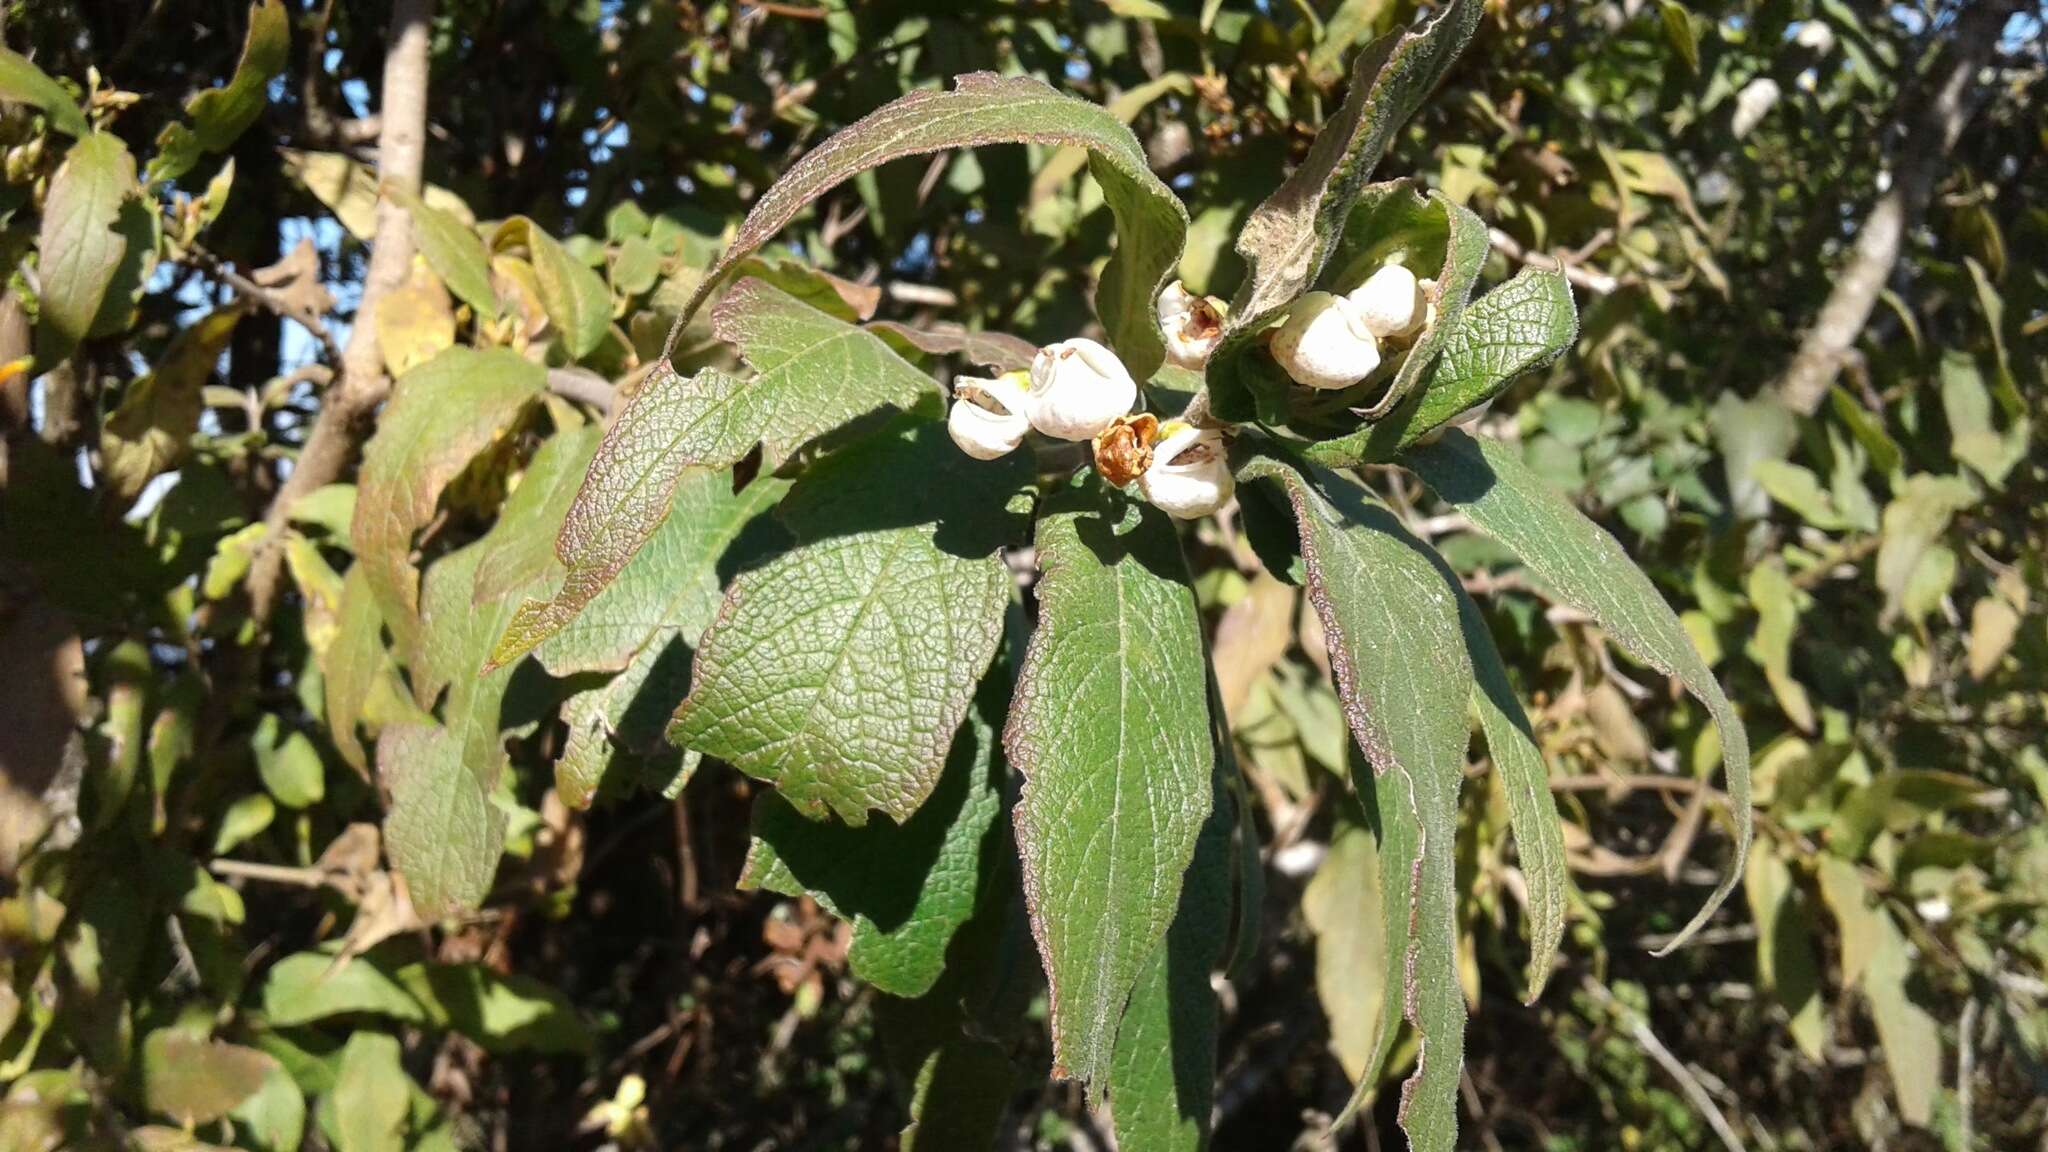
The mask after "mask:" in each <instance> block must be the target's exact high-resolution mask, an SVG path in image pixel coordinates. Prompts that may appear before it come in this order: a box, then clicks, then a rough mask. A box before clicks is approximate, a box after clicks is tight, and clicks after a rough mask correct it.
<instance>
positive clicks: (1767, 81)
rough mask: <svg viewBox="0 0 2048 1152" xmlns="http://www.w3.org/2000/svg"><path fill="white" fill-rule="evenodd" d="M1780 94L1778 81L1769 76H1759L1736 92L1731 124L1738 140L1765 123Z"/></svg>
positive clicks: (1731, 128)
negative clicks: (1765, 118) (1733, 115)
mask: <svg viewBox="0 0 2048 1152" xmlns="http://www.w3.org/2000/svg"><path fill="white" fill-rule="evenodd" d="M1780 94H1781V93H1780V90H1779V88H1778V82H1777V81H1776V80H1773V79H1771V78H1770V77H1769V76H1759V77H1757V78H1756V79H1754V80H1751V81H1750V82H1749V83H1747V84H1745V85H1743V86H1742V91H1740V92H1737V93H1736V94H1735V119H1734V122H1733V123H1732V124H1731V125H1730V130H1731V131H1733V132H1734V133H1735V138H1736V139H1737V140H1740V139H1742V138H1743V137H1744V136H1747V135H1749V130H1750V129H1752V128H1754V127H1756V126H1757V125H1758V124H1761V123H1763V119H1764V117H1765V116H1766V115H1768V114H1769V113H1770V111H1771V109H1772V108H1773V107H1774V106H1775V105H1776V104H1777V103H1778V97H1779V95H1780Z"/></svg>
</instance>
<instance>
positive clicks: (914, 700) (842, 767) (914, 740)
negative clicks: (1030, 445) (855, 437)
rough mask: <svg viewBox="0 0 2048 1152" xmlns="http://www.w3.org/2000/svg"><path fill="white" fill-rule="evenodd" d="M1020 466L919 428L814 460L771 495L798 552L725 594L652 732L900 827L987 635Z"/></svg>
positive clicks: (933, 778) (1003, 591) (996, 633)
mask: <svg viewBox="0 0 2048 1152" xmlns="http://www.w3.org/2000/svg"><path fill="white" fill-rule="evenodd" d="M1030 468H1031V460H1030V457H1029V456H1028V454H1021V453H1020V454H1013V455H1012V456H1010V457H1006V458H1005V459H1004V460H1003V461H1002V462H999V463H988V462H981V461H975V460H971V459H969V458H968V457H967V456H965V455H964V454H962V453H961V452H960V451H959V449H958V448H956V447H955V446H954V445H953V443H952V441H951V440H950V439H949V438H948V437H947V435H946V433H945V429H944V428H943V426H941V425H939V424H935V423H924V424H918V425H915V426H912V427H911V428H909V429H908V430H906V431H903V432H899V433H895V434H891V435H886V436H880V437H876V438H874V439H872V440H869V441H867V442H864V443H862V444H860V445H857V446H855V447H852V448H849V449H847V450H845V451H842V452H840V453H837V454H835V455H834V456H832V457H829V458H828V459H826V460H824V461H823V462H821V463H819V464H818V465H816V466H814V467H813V468H812V469H811V470H810V471H809V472H807V473H806V474H805V475H804V477H803V478H802V479H801V480H799V481H798V482H797V485H796V487H795V488H793V489H792V490H791V491H790V493H789V495H788V496H787V497H786V498H785V499H784V500H783V505H782V514H783V519H784V521H785V522H786V523H787V524H788V526H789V528H790V530H791V532H792V533H794V534H795V536H796V538H797V540H798V542H799V546H798V547H797V548H796V549H795V550H794V551H791V552H789V553H787V554H785V555H783V556H781V557H778V558H777V559H775V560H774V561H772V562H770V563H768V564H767V565H765V566H763V567H761V568H758V569H755V570H754V571H751V572H748V573H745V574H744V575H742V576H740V577H739V578H738V579H737V580H735V581H734V582H733V584H732V587H731V588H730V589H729V590H728V591H727V592H726V596H725V603H724V605H723V606H722V607H720V609H719V611H718V619H717V622H716V623H714V624H713V625H712V626H711V628H710V630H709V631H707V632H706V633H705V634H704V639H703V642H702V644H701V645H700V646H699V650H698V652H697V659H696V668H695V676H694V679H693V683H692V686H691V691H690V696H689V698H688V699H686V700H684V701H683V703H682V705H681V706H680V707H678V708H677V709H676V714H675V721H674V723H672V724H671V725H670V727H669V739H670V740H672V741H673V742H675V743H677V744H679V745H681V746H683V747H685V748H688V749H691V750H692V751H696V752H701V753H703V754H705V755H707V756H716V757H718V758H720V759H722V760H724V761H726V762H727V763H730V764H732V765H733V766H734V767H736V768H738V769H739V770H740V771H742V772H745V773H747V774H748V775H750V776H753V777H756V778H758V779H762V780H767V781H769V782H771V783H773V784H775V785H776V786H777V788H779V789H780V791H781V794H782V796H783V798H784V799H786V800H788V801H789V802H790V803H791V804H792V805H794V806H795V807H796V808H797V809H798V810H799V811H802V812H804V813H806V814H818V813H822V812H823V811H824V810H826V809H827V808H829V809H830V810H831V811H833V812H834V813H836V814H837V815H838V816H839V817H840V818H841V819H844V820H845V821H847V822H848V823H850V824H861V823H864V822H865V821H866V819H867V812H868V810H869V809H871V808H872V809H877V810H880V811H882V812H886V813H888V814H889V816H891V817H892V818H893V819H895V820H896V821H898V822H899V823H900V822H902V821H904V820H907V819H908V818H909V817H910V815H911V813H913V812H915V811H917V808H918V806H919V805H920V804H922V803H923V802H924V799H925V797H926V796H927V795H929V794H930V793H931V790H932V788H933V786H934V785H936V784H937V782H938V778H939V771H940V769H941V768H942V767H943V766H944V764H945V761H946V754H947V750H948V749H949V748H950V747H951V746H952V743H953V734H954V732H955V731H956V730H957V729H958V728H959V726H960V721H961V720H962V719H963V718H964V717H965V715H966V712H967V705H968V702H969V699H970V698H971V697H972V696H973V693H974V685H975V683H976V682H977V681H979V680H980V679H981V674H982V672H983V671H984V670H985V669H986V668H987V667H988V663H989V659H990V657H992V656H993V655H994V654H995V649H996V642H997V641H998V640H999V639H1000V638H1001V636H1002V627H1003V612H1004V608H1005V606H1006V605H1007V604H1008V603H1009V599H1010V586H1011V580H1010V575H1009V570H1008V568H1006V567H1005V566H1004V564H1003V562H1002V558H1001V557H1000V556H999V555H998V554H997V553H998V550H999V549H1000V548H1001V547H1002V546H1003V545H1004V544H1005V543H1007V542H1009V541H1010V540H1011V539H1012V538H1013V537H1014V536H1016V535H1017V534H1018V533H1019V529H1020V525H1019V524H1018V523H1017V518H1016V517H1015V516H1014V515H1012V514H1010V512H1008V511H1007V510H1006V505H1008V504H1010V503H1011V502H1012V501H1013V500H1014V498H1015V497H1016V495H1017V493H1018V492H1020V491H1021V490H1022V489H1023V488H1024V487H1025V486H1026V485H1027V484H1028V483H1029V482H1030Z"/></svg>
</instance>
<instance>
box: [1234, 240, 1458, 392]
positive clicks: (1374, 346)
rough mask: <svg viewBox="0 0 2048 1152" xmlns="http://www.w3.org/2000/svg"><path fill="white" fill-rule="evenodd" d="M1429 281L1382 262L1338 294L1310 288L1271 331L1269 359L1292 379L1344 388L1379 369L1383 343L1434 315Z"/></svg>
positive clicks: (1417, 330) (1407, 337)
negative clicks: (1379, 267)
mask: <svg viewBox="0 0 2048 1152" xmlns="http://www.w3.org/2000/svg"><path fill="white" fill-rule="evenodd" d="M1434 287H1435V286H1434V285H1433V284H1431V283H1430V282H1429V281H1427V280H1417V279H1416V278H1415V273H1413V272H1410V271H1409V270H1408V269H1407V268H1405V267H1403V266H1401V265H1399V264H1388V265H1386V266H1384V267H1382V268H1381V269H1380V270H1379V271H1377V272H1375V273H1373V274H1372V276H1371V277H1370V278H1369V279H1367V280H1366V282H1365V283H1363V284H1361V285H1359V286H1358V287H1356V288H1354V289H1352V290H1351V291H1350V292H1349V293H1348V294H1346V295H1343V296H1336V295H1332V294H1331V293H1328V292H1310V293H1309V294H1307V295H1305V296H1303V297H1302V298H1301V299H1299V300H1296V301H1295V302H1294V304H1293V305H1292V306H1290V308H1289V309H1288V314H1287V321H1286V323H1284V324H1282V325H1281V326H1280V330H1279V331H1278V332H1276V333H1275V334H1274V336H1273V359H1274V360H1276V361H1278V362H1279V364H1280V366H1281V367H1282V368H1284V369H1286V370H1287V374H1288V375H1289V376H1291V377H1293V378H1294V382H1295V383H1297V384H1301V385H1305V386H1307V387H1310V388H1317V389H1336V388H1349V387H1351V386H1352V385H1353V384H1356V383H1358V382H1359V381H1361V380H1364V379H1365V378H1366V377H1368V376H1370V375H1372V374H1373V373H1374V372H1377V371H1378V370H1379V367H1380V364H1381V362H1382V361H1383V360H1384V359H1386V355H1387V353H1388V352H1389V351H1390V348H1389V347H1388V346H1389V345H1400V344H1406V343H1408V342H1412V341H1413V340H1414V339H1415V338H1416V337H1417V336H1418V335H1420V334H1421V332H1422V330H1423V329H1424V328H1426V327H1428V326H1429V323H1430V321H1431V320H1433V319H1434V318H1435V311H1436V305H1435V304H1434V303H1433V302H1432V301H1431V299H1430V296H1431V294H1432V292H1433V291H1434Z"/></svg>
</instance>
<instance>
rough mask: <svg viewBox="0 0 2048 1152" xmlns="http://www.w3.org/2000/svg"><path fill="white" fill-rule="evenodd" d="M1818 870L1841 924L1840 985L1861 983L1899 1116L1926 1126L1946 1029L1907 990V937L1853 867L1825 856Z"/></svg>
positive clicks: (1936, 1088) (1937, 1083)
mask: <svg viewBox="0 0 2048 1152" xmlns="http://www.w3.org/2000/svg"><path fill="white" fill-rule="evenodd" d="M1819 873H1820V890H1821V897H1822V898H1823V899H1824V900H1826V901H1827V904H1828V907H1829V909H1830V910H1831V911H1832V912H1834V914H1835V920H1836V921H1837V922H1838V923H1839V924H1840V925H1841V928H1842V968H1843V972H1842V984H1843V985H1844V986H1845V987H1860V988H1861V989H1862V992H1863V996H1864V999H1866V1000H1868V1001H1869V1002H1870V1014H1871V1017H1872V1018H1873V1019H1874V1020H1875V1021H1876V1022H1877V1037H1878V1040H1879V1046H1880V1047H1881V1048H1882V1049H1883V1051H1884V1060H1885V1065H1886V1067H1887V1068H1888V1069H1889V1070H1890V1072H1891V1077H1892V1090H1893V1091H1894V1092H1896V1093H1897V1094H1898V1097H1899V1116H1900V1118H1901V1119H1903V1120H1905V1122H1906V1123H1908V1124H1917V1125H1923V1126H1924V1125H1926V1124H1927V1122H1928V1121H1929V1120H1931V1119H1933V1116H1934V1102H1935V1099H1936V1097H1938V1096H1939V1095H1940V1094H1941V1077H1942V1067H1941V1066H1942V1058H1941V1026H1940V1024H1939V1023H1937V1022H1936V1021H1935V1019H1934V1017H1933V1016H1932V1015H1930V1014H1929V1013H1928V1011H1927V1010H1926V1009H1925V1008H1922V1007H1920V1005H1918V1004H1916V1003H1914V1002H1913V999H1912V997H1910V996H1909V995H1908V994H1907V991H1906V981H1907V979H1908V978H1909V977H1910V976H1911V975H1912V969H1913V961H1912V956H1911V955H1910V954H1909V953H1908V951H1907V948H1906V937H1905V934H1904V933H1903V932H1900V931H1899V926H1898V924H1897V923H1896V922H1895V921H1894V920H1893V919H1892V915H1891V913H1890V912H1887V911H1886V910H1885V909H1884V908H1883V907H1882V906H1881V905H1879V904H1877V903H1875V902H1874V901H1873V900H1872V898H1871V893H1870V889H1869V886H1868V885H1867V884H1865V883H1864V882H1863V878H1862V877H1861V876H1860V875H1858V874H1857V872H1856V866H1855V865H1853V864H1851V863H1849V862H1848V861H1847V860H1843V859H1842V858H1840V857H1838V856H1829V855H1823V856H1822V857H1821V859H1820V869H1819Z"/></svg>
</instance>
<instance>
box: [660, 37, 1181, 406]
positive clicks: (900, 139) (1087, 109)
mask: <svg viewBox="0 0 2048 1152" xmlns="http://www.w3.org/2000/svg"><path fill="white" fill-rule="evenodd" d="M953 85H954V87H953V90H952V91H950V92H941V91H931V90H921V91H917V92H912V93H910V94H909V95H907V96H904V97H902V98H901V99H899V100H896V101H894V102H893V103H890V104H888V105H886V106H884V107H882V108H879V109H877V110H876V111H874V112H872V113H869V114H868V115H867V116H865V117H863V118H861V119H860V120H858V121H856V122H855V123H854V124H852V125H851V126H849V127H847V128H846V129H844V130H843V131H841V132H839V133H838V134H836V135H834V136H833V137H832V138H831V139H829V140H827V141H826V142H825V143H823V144H821V145H819V146H818V147H817V148H814V149H812V150H811V151H810V153H809V154H808V155H806V156H805V157H804V158H803V159H802V160H800V161H798V162H797V163H796V165H795V166H793V167H792V168H790V170H789V171H788V172H786V173H784V174H783V176H782V178H781V179H780V180H777V181H776V182H775V184H774V186H773V187H771V188H770V189H769V190H768V191H767V192H766V193H764V194H763V195H762V196H761V198H760V199H759V200H757V201H756V202H755V204H754V207H753V210H752V211H750V212H748V213H747V218H746V220H745V221H743V222H742V223H741V225H740V229H739V233H738V234H737V235H736V236H734V237H733V241H732V244H731V246H730V247H728V248H727V249H726V250H725V252H724V253H723V254H722V255H720V256H719V258H718V260H717V262H716V263H714V264H713V265H712V266H711V268H710V269H709V270H708V271H707V272H706V273H705V276H704V279H703V280H702V282H700V283H699V284H698V286H697V288H696V290H695V291H694V292H693V293H692V294H691V296H690V299H689V300H688V302H687V303H685V305H684V307H683V309H682V314H681V316H680V317H679V318H678V320H677V327H676V330H677V331H681V328H682V326H683V325H684V324H686V323H687V322H688V320H689V318H690V316H692V315H694V314H695V313H696V311H697V309H698V308H699V307H700V306H701V305H702V304H703V303H704V301H705V300H706V299H707V298H708V297H709V296H710V294H711V292H712V291H713V289H715V288H716V287H717V286H718V284H719V283H720V282H721V281H722V280H723V279H724V277H725V275H726V273H728V272H730V271H731V270H732V269H733V268H734V267H735V266H736V265H738V264H739V262H740V261H742V260H744V259H746V258H747V257H748V256H750V255H752V254H753V253H754V252H755V251H757V250H758V249H759V248H760V247H761V246H762V245H763V244H766V243H767V242H768V241H769V240H770V239H771V238H772V237H773V236H774V235H775V234H776V233H777V232H780V231H781V230H782V228H783V226H784V225H786V224H788V223H789V222H790V221H791V220H793V219H795V218H796V215H797V213H799V212H801V211H803V209H804V208H805V207H806V206H807V205H809V204H810V203H812V202H813V201H815V200H817V199H818V198H819V197H820V196H823V195H824V194H825V193H827V192H829V191H831V190H832V189H833V188H836V187H838V186H839V185H840V184H841V183H842V182H844V181H845V180H847V179H848V178H849V177H852V176H854V175H856V174H858V173H861V172H866V171H868V170H870V169H873V168H876V167H879V166H881V165H882V164H885V163H887V162H889V161H890V160H895V159H900V158H902V157H905V156H917V155H922V154H925V153H928V152H937V151H941V150H943V149H947V148H968V147H978V146H980V145H984V144H1003V143H1017V144H1022V143H1035V144H1072V145H1077V146H1079V147H1083V148H1087V149H1088V150H1089V160H1088V169H1089V171H1090V172H1091V173H1093V174H1094V176H1095V179H1096V182H1097V183H1099V184H1100V185H1101V186H1102V190H1103V196H1104V198H1105V199H1106V200H1107V201H1108V202H1109V207H1110V211H1111V213H1113V214H1114V215H1115V217H1116V224H1117V237H1118V239H1117V249H1116V252H1115V254H1114V255H1112V256H1111V257H1110V259H1109V263H1108V264H1107V265H1106V266H1105V267H1104V268H1103V270H1102V282H1101V285H1100V287H1099V288H1098V290H1097V292H1096V301H1095V308H1096V312H1097V314H1098V315H1100V316H1101V318H1102V323H1103V326H1104V327H1105V328H1107V329H1108V330H1109V336H1110V343H1111V344H1112V346H1114V347H1115V348H1116V350H1117V352H1118V354H1119V355H1120V356H1122V357H1123V360H1124V363H1125V366H1126V367H1128V368H1129V369H1130V370H1131V374H1132V375H1133V376H1135V377H1136V378H1138V379H1140V380H1143V379H1147V378H1149V377H1150V376H1151V375H1152V371H1153V370H1154V369H1155V368H1157V367H1158V366H1159V364H1160V363H1161V361H1163V360H1164V359H1165V354H1166V352H1165V343H1164V340H1163V339H1162V337H1161V335H1160V333H1159V326H1158V323H1157V321H1156V319H1155V318H1154V316H1153V308H1152V301H1153V299H1154V298H1155V297H1156V296H1158V294H1159V291H1160V289H1161V288H1163V287H1164V286H1165V282H1166V278H1167V276H1168V275H1169V274H1170V272H1171V271H1172V269H1173V267H1174V265H1175V264H1177V263H1179V261H1180V251H1181V246H1182V244H1183V243H1184V242H1185V239H1186V233H1187V210H1186V209H1185V208H1183V207H1181V203H1180V200H1179V198H1178V197H1176V196H1175V195H1174V194H1173V192H1172V190H1170V189H1168V188H1167V187H1166V185H1164V184H1162V183H1160V182H1159V178H1158V177H1156V176H1154V175H1153V174H1152V169H1151V167H1150V165H1149V164H1147V163H1146V160H1145V150H1144V148H1143V147H1142V146H1140V145H1139V143H1138V138H1137V137H1136V136H1134V135H1132V133H1131V130H1130V128H1129V127H1127V126H1126V125H1124V124H1123V123H1121V122H1119V121H1118V120H1117V119H1116V117H1115V116H1114V115H1112V114H1111V113H1110V112H1109V111H1108V110H1107V109H1104V108H1101V107H1098V106H1096V105H1094V104H1089V103H1087V102H1085V101H1081V100H1076V99H1074V98H1073V97H1071V96H1064V95H1061V94H1060V93H1058V92H1056V91H1054V90H1053V89H1052V88H1050V87H1048V86H1047V85H1045V84H1043V83H1041V82H1040V81H1037V80H1034V79H1032V78H1030V77H1028V76H1012V77H998V76H996V75H994V74H993V73H988V72H975V73H970V74H968V75H965V76H958V77H955V78H954V81H953Z"/></svg>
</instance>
